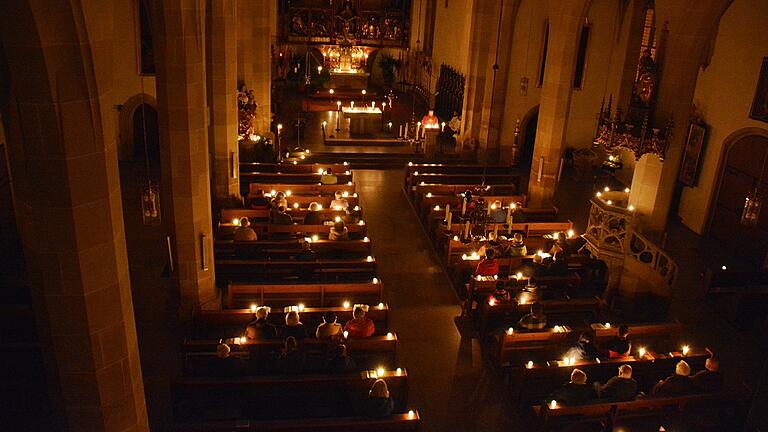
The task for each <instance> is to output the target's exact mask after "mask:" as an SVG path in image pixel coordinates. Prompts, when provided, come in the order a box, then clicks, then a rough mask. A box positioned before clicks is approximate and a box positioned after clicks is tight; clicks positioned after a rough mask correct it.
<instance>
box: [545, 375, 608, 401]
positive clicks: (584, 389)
mask: <svg viewBox="0 0 768 432" xmlns="http://www.w3.org/2000/svg"><path fill="white" fill-rule="evenodd" d="M596 396H597V394H596V393H595V389H594V387H592V386H591V385H588V384H587V374H585V373H584V372H583V371H582V370H581V369H574V370H573V372H571V380H570V381H568V382H567V383H565V384H563V386H562V387H560V388H559V389H558V390H557V391H555V392H554V393H552V396H551V399H553V400H556V401H557V403H560V404H563V405H579V404H583V403H586V402H588V401H590V400H591V399H595V397H596Z"/></svg>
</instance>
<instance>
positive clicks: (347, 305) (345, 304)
mask: <svg viewBox="0 0 768 432" xmlns="http://www.w3.org/2000/svg"><path fill="white" fill-rule="evenodd" d="M343 306H344V309H349V301H345V302H344V305H343Z"/></svg>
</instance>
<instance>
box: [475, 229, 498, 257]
mask: <svg viewBox="0 0 768 432" xmlns="http://www.w3.org/2000/svg"><path fill="white" fill-rule="evenodd" d="M491 249H493V253H494V255H495V256H501V249H502V246H501V243H499V241H498V239H497V238H496V234H494V233H492V232H489V233H488V241H487V242H486V243H482V245H481V246H480V249H478V250H477V254H478V255H480V256H487V255H488V254H487V253H486V252H488V251H489V250H491Z"/></svg>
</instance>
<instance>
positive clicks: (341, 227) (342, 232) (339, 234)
mask: <svg viewBox="0 0 768 432" xmlns="http://www.w3.org/2000/svg"><path fill="white" fill-rule="evenodd" d="M328 240H331V241H342V240H349V229H347V226H346V225H345V224H344V221H343V220H340V221H337V222H335V223H334V224H333V226H332V227H331V230H330V232H328Z"/></svg>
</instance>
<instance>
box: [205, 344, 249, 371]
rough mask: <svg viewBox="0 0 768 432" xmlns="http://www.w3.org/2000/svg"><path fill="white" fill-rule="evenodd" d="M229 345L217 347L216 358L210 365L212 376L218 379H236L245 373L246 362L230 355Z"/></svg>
mask: <svg viewBox="0 0 768 432" xmlns="http://www.w3.org/2000/svg"><path fill="white" fill-rule="evenodd" d="M230 352H231V350H230V348H229V345H227V344H219V346H218V347H216V358H214V359H213V361H212V362H211V364H210V367H209V371H210V374H211V375H213V376H217V377H235V376H239V375H242V374H243V373H244V372H245V362H244V361H243V359H241V358H239V357H234V356H232V355H230Z"/></svg>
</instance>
